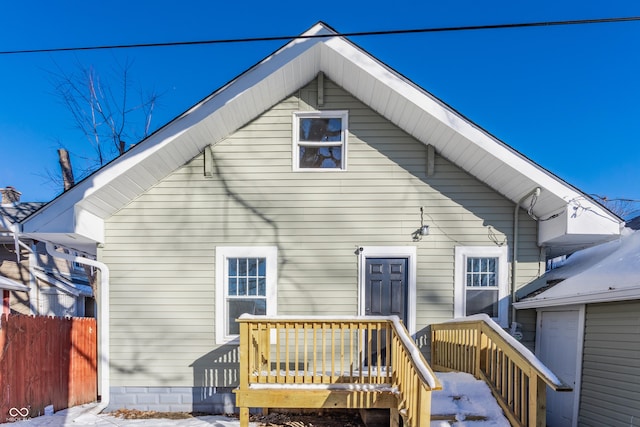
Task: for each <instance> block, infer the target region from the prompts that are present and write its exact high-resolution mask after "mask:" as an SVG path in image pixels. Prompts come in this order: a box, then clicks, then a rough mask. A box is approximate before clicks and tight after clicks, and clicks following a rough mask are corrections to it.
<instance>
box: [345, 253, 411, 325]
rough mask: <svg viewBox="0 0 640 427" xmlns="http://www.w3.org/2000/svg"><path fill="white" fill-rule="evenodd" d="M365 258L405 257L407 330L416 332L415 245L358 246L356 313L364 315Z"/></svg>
mask: <svg viewBox="0 0 640 427" xmlns="http://www.w3.org/2000/svg"><path fill="white" fill-rule="evenodd" d="M367 258H406V259H407V324H406V325H405V326H406V327H407V330H408V331H409V334H411V335H414V334H415V333H416V274H417V273H416V271H417V267H416V265H417V262H416V260H417V251H416V247H415V246H360V247H359V248H358V315H359V316H364V315H365V300H364V292H365V274H366V271H365V266H366V261H367Z"/></svg>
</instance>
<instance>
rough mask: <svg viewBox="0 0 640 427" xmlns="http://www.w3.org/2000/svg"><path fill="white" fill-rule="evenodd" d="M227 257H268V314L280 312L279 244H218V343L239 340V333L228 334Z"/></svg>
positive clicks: (216, 314)
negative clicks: (278, 284)
mask: <svg viewBox="0 0 640 427" xmlns="http://www.w3.org/2000/svg"><path fill="white" fill-rule="evenodd" d="M227 258H266V260H267V290H266V291H267V295H266V297H267V316H275V315H276V314H278V305H277V304H278V301H277V295H278V290H277V283H278V247H277V246H218V247H216V276H215V277H216V282H215V289H216V313H215V323H216V327H215V330H216V344H225V343H229V342H233V341H237V340H238V336H237V335H227V334H226V331H227V315H226V305H225V301H226V297H225V294H226V292H225V286H224V284H225V280H224V278H225V270H226V262H225V261H226V259H227Z"/></svg>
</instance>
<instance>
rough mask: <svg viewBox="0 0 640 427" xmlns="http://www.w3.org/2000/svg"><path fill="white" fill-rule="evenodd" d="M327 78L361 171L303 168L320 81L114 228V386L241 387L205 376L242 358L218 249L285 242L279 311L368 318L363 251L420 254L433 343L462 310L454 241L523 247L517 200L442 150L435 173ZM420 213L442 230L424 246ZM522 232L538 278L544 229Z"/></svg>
mask: <svg viewBox="0 0 640 427" xmlns="http://www.w3.org/2000/svg"><path fill="white" fill-rule="evenodd" d="M325 84H326V89H325V94H324V99H325V104H324V106H323V107H322V109H327V110H343V109H346V110H348V111H349V136H348V158H347V163H348V170H347V171H340V172H337V171H332V172H327V171H323V172H293V170H292V165H291V159H292V113H293V112H295V111H299V110H309V109H313V107H312V105H313V103H314V102H313V99H314V96H315V92H314V89H315V82H312V83H311V84H310V85H309V86H308V87H307V88H305V89H303V90H301V91H299V93H296V94H293V95H292V96H290V97H289V98H287V99H285V100H283V101H281V102H280V103H279V104H278V105H276V106H275V107H273V108H272V109H270V110H269V111H267V112H265V113H264V114H263V115H262V116H260V117H258V118H256V119H255V120H254V121H252V122H251V123H249V124H247V125H246V126H245V127H243V128H242V129H240V130H238V131H237V132H236V133H234V134H233V135H232V136H230V137H229V138H227V139H226V140H224V141H221V142H219V143H218V144H216V145H215V146H214V147H213V150H212V153H213V160H212V161H213V162H214V168H213V176H212V177H210V178H207V177H205V176H204V173H203V172H204V163H203V162H204V156H203V155H200V156H198V157H196V158H194V159H193V160H192V161H190V162H189V163H187V164H186V165H184V166H183V167H181V168H179V169H178V170H176V171H175V172H174V173H172V174H171V175H169V176H168V177H166V178H165V179H163V180H162V181H161V182H160V183H158V184H157V185H156V186H155V187H153V188H152V189H150V190H149V191H148V192H146V193H145V194H143V195H142V196H140V197H138V198H137V199H136V200H134V201H133V202H132V203H130V204H129V205H128V206H126V207H125V208H123V209H121V210H120V211H119V212H118V213H116V214H115V215H113V216H112V217H111V218H110V219H109V220H108V221H107V224H106V244H105V245H104V248H103V249H102V261H104V262H105V263H107V264H108V265H109V267H110V268H111V281H112V283H111V308H112V309H111V330H112V334H111V363H112V365H113V367H114V368H113V371H112V377H111V381H112V385H114V386H118V385H130V386H133V385H145V386H154V385H155V386H161V385H184V386H190V385H204V383H206V385H216V386H228V385H230V384H231V383H233V380H228V379H229V378H233V373H229V371H227V370H225V371H224V372H223V373H215V375H214V374H213V373H211V372H208V371H207V372H208V373H207V372H204V371H203V370H200V369H196V368H195V366H198V367H200V366H204V365H206V364H207V363H211V361H213V360H225V361H227V362H228V361H229V360H233V357H235V356H234V355H233V347H230V346H227V347H222V348H218V347H216V345H215V336H214V331H215V283H214V282H215V265H214V264H215V250H216V246H272V245H275V246H277V247H278V296H277V298H278V314H334V315H354V314H357V304H358V285H357V283H358V257H357V255H356V249H357V248H358V247H360V246H404V245H413V246H416V247H417V262H418V265H417V290H416V294H417V295H416V298H417V319H416V324H417V330H418V335H419V336H422V337H423V338H422V339H421V340H420V342H421V343H423V344H425V343H426V342H427V340H426V339H424V337H425V334H426V331H427V326H428V325H429V324H431V323H434V322H439V321H442V320H446V319H450V318H451V317H452V314H453V295H454V287H453V280H454V247H455V246H456V245H483V246H488V245H494V244H496V243H498V244H509V245H510V242H509V239H510V238H511V234H512V228H513V210H514V204H513V203H512V202H510V201H508V200H506V199H505V198H504V197H502V196H501V195H499V194H498V193H496V192H495V191H493V190H492V189H490V188H489V187H487V186H486V185H484V184H482V183H480V182H479V181H477V180H476V179H475V178H473V177H471V176H470V175H468V174H467V173H465V172H464V171H463V170H461V169H460V168H458V167H456V166H455V165H453V164H452V163H451V162H449V161H447V160H446V159H444V158H442V157H440V156H437V157H436V162H435V173H434V174H433V175H432V176H427V175H426V147H425V146H424V145H423V144H422V143H420V142H418V141H416V140H414V139H413V138H412V137H410V136H409V135H408V134H406V133H405V132H403V131H401V130H400V129H398V128H397V127H395V126H394V125H392V124H391V123H390V122H389V121H387V120H385V119H383V118H382V117H380V116H379V115H377V114H376V113H375V112H374V111H372V110H371V109H369V108H367V107H366V106H365V105H364V104H362V103H361V102H359V101H358V100H356V99H354V98H353V97H352V96H350V95H349V94H348V93H346V92H345V91H344V90H342V89H341V88H339V87H337V86H335V85H334V84H333V83H331V82H329V81H327V80H325ZM420 207H424V212H425V214H424V221H425V224H428V225H429V226H430V227H431V232H430V235H428V236H425V237H424V238H423V239H422V240H421V241H415V240H414V239H413V236H412V233H414V232H415V231H416V230H417V228H418V227H419V226H420ZM520 224H521V229H520V236H521V240H520V251H519V255H518V258H519V275H518V282H519V283H526V282H528V281H529V280H531V279H532V278H533V277H535V276H536V275H537V274H538V273H539V267H540V262H539V257H540V253H539V250H538V248H537V247H536V244H535V241H536V223H535V221H533V220H531V219H530V218H529V217H528V216H527V215H526V213H522V216H521V218H520ZM509 255H510V256H511V254H509ZM426 349H427V348H426V347H425V350H426ZM225 363H226V362H225ZM225 369H226V368H225ZM229 369H231V368H229ZM203 372H204V373H203ZM205 377H206V378H205ZM222 377H224V378H225V379H220V378H222Z"/></svg>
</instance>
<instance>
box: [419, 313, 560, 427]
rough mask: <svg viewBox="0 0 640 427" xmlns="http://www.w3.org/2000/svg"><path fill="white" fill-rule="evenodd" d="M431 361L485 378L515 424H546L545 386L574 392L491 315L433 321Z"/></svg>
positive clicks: (531, 426)
mask: <svg viewBox="0 0 640 427" xmlns="http://www.w3.org/2000/svg"><path fill="white" fill-rule="evenodd" d="M431 330H432V332H431V335H432V336H431V339H432V341H431V364H432V366H433V368H434V369H435V370H436V371H460V372H466V373H469V374H472V375H474V376H475V377H476V378H478V379H481V380H484V381H485V382H486V383H487V384H488V385H489V388H491V391H492V392H493V395H494V396H495V397H496V399H497V401H498V403H499V404H500V406H501V407H502V409H503V411H504V413H505V415H506V416H507V418H508V419H509V421H510V422H511V425H514V426H529V427H537V426H544V425H545V422H546V420H545V418H546V386H549V387H551V389H552V390H555V391H571V387H569V386H567V385H566V384H564V383H563V382H562V381H561V380H560V379H558V378H557V377H556V376H555V375H554V374H553V373H552V372H551V371H549V370H548V369H547V368H546V367H545V366H544V365H543V364H542V363H541V362H540V361H539V360H538V359H537V358H536V357H535V356H534V355H533V354H532V353H531V352H530V351H529V350H528V349H527V348H525V347H524V346H523V345H522V344H520V343H519V342H517V341H515V340H514V339H513V338H512V337H511V336H509V335H508V334H507V333H506V332H505V331H504V330H503V329H501V328H500V326H498V325H497V324H496V323H495V322H494V321H493V320H491V319H490V318H489V317H488V316H486V315H479V316H472V317H470V318H466V319H461V320H456V321H451V322H446V323H442V324H436V325H431Z"/></svg>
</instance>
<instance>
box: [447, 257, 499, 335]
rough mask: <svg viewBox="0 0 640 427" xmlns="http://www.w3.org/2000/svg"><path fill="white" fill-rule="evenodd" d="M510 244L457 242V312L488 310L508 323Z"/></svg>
mask: <svg viewBox="0 0 640 427" xmlns="http://www.w3.org/2000/svg"><path fill="white" fill-rule="evenodd" d="M507 256H508V249H507V246H501V247H498V246H456V248H455V301H454V316H455V317H465V316H471V315H473V314H479V313H486V314H488V315H489V317H491V318H492V319H493V320H495V321H496V322H497V323H498V324H499V325H500V326H502V327H505V328H506V327H507V326H508V322H509V319H508V315H509V283H508V280H509V275H508V263H507V259H508V258H507Z"/></svg>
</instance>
